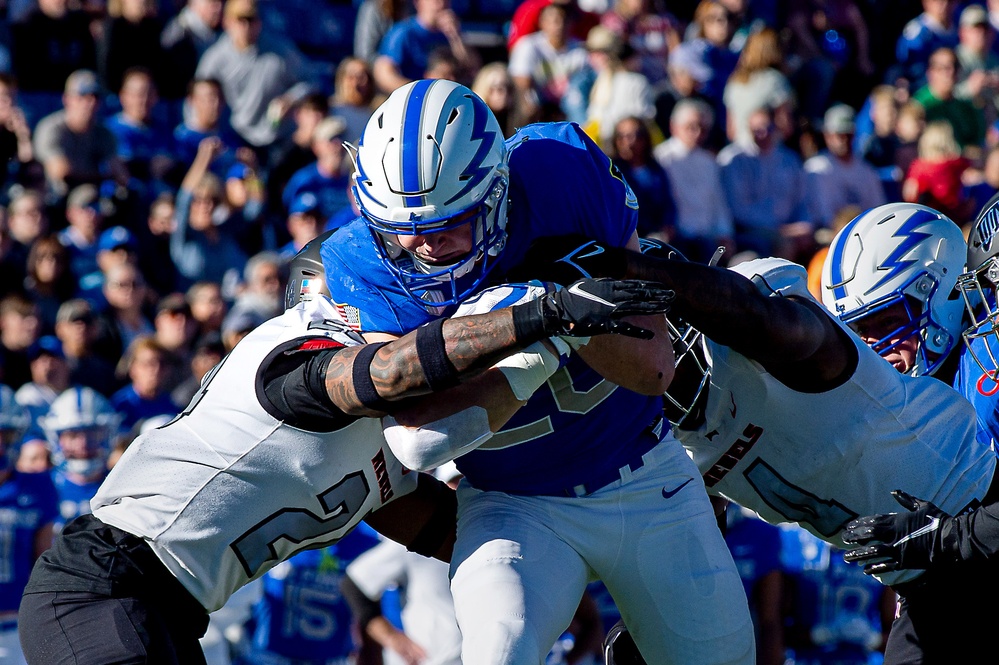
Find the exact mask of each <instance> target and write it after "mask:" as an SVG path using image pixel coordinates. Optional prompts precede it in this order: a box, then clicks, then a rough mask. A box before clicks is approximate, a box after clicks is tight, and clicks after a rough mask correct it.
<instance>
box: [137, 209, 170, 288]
mask: <svg viewBox="0 0 999 665" xmlns="http://www.w3.org/2000/svg"><path fill="white" fill-rule="evenodd" d="M174 213H175V208H174V196H173V194H171V193H169V192H163V193H162V194H160V195H159V196H158V197H156V200H154V201H153V203H152V205H150V206H149V214H148V215H147V217H146V228H145V229H142V228H140V229H139V233H137V234H136V236H137V238H138V241H139V250H138V255H139V256H138V261H139V265H140V266H142V269H143V274H144V275H145V276H146V281H147V282H149V286H150V288H152V289H153V291H154V292H156V293H157V294H158V295H160V296H164V295H166V294H168V293H172V292H173V291H174V290H175V289H176V288H177V268H176V267H175V266H174V264H173V260H172V259H171V258H170V236H171V234H173V232H174V230H176V228H177V219H176V216H175V214H174Z"/></svg>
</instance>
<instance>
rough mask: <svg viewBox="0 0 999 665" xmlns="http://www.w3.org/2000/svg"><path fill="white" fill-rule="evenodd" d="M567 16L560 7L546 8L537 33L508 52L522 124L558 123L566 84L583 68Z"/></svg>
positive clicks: (581, 54)
mask: <svg viewBox="0 0 999 665" xmlns="http://www.w3.org/2000/svg"><path fill="white" fill-rule="evenodd" d="M569 16H570V13H569V9H568V8H567V6H566V5H565V4H564V3H556V2H553V3H550V4H548V5H546V6H545V7H544V8H543V9H542V10H541V13H540V14H539V16H538V28H539V29H538V31H537V32H534V33H531V34H529V35H524V37H523V38H521V39H520V40H518V41H517V43H516V45H515V46H514V47H513V49H512V50H511V51H510V66H509V68H510V76H511V77H513V83H514V86H515V88H516V90H517V105H518V108H519V109H520V110H521V112H522V115H523V122H531V121H534V120H554V119H558V118H559V117H560V116H561V111H560V107H561V103H562V97H563V95H565V94H566V91H567V89H568V86H569V81H570V80H571V79H572V77H573V76H574V75H575V74H576V73H577V72H579V71H580V70H582V69H583V68H584V67H585V66H586V61H587V52H586V48H585V46H584V45H583V42H581V41H579V40H578V39H576V38H575V37H572V36H571V35H570V25H569V23H568V21H569Z"/></svg>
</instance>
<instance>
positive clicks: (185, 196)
mask: <svg viewBox="0 0 999 665" xmlns="http://www.w3.org/2000/svg"><path fill="white" fill-rule="evenodd" d="M222 150H224V146H223V144H222V141H221V140H220V139H219V138H217V137H209V138H206V139H204V140H202V141H201V144H200V146H199V148H198V155H197V156H196V157H195V158H194V164H192V165H191V168H190V170H189V171H188V172H187V175H186V176H184V181H183V182H182V183H181V185H180V191H179V192H178V193H177V206H176V215H177V230H176V232H174V234H173V235H172V236H170V256H171V257H172V258H173V262H174V264H175V265H176V266H177V273H178V279H179V282H180V284H179V286H180V287H181V288H184V289H186V288H187V287H188V286H190V285H191V284H193V283H194V282H196V281H199V280H202V279H207V280H210V281H214V282H218V283H219V284H225V285H227V286H228V287H229V288H234V287H235V284H236V282H237V281H238V279H239V277H238V276H239V271H240V270H241V269H242V267H243V265H244V264H245V263H246V255H245V254H244V253H243V250H242V249H240V247H239V244H238V243H237V242H236V239H235V235H234V234H233V232H232V231H231V230H230V229H229V228H228V224H216V222H215V219H214V215H215V212H216V210H217V209H218V208H219V207H220V206H221V205H222V202H223V198H222V197H223V192H222V184H221V183H220V182H219V179H218V178H217V177H216V176H215V175H214V174H211V173H208V166H209V164H211V163H212V161H213V160H214V159H215V158H216V157H217V156H218V154H219V153H220V152H221V151H222Z"/></svg>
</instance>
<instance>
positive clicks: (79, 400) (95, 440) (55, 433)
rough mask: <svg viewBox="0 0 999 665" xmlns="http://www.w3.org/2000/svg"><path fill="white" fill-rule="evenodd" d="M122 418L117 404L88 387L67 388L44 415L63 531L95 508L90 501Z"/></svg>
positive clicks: (59, 524)
mask: <svg viewBox="0 0 999 665" xmlns="http://www.w3.org/2000/svg"><path fill="white" fill-rule="evenodd" d="M120 422H121V415H120V414H119V413H118V412H117V411H115V410H114V408H113V407H112V406H111V402H109V401H108V399H107V398H106V397H104V396H103V395H101V394H100V393H99V392H97V391H96V390H94V389H93V388H88V387H86V386H73V387H71V388H69V389H67V390H65V391H63V392H62V394H60V395H59V396H58V397H57V398H56V399H55V401H53V402H52V406H50V407H49V411H48V413H47V414H46V415H44V416H42V417H41V419H40V424H41V426H42V429H43V430H44V431H45V436H46V438H47V439H48V442H49V445H50V446H51V449H52V461H53V465H54V468H53V469H52V471H51V473H52V481H53V482H54V483H55V487H56V490H57V491H58V493H59V520H58V522H57V523H56V529H57V530H59V529H61V528H62V527H63V526H64V525H65V524H67V523H68V522H69V521H70V520H72V519H73V518H75V517H78V516H80V515H85V514H87V513H89V512H90V500H91V499H92V498H93V497H94V494H96V493H97V488H98V487H100V485H101V483H102V482H103V481H104V478H105V477H106V476H107V475H108V458H109V457H110V455H111V445H112V439H113V438H114V437H115V436H117V435H118V426H119V423H120Z"/></svg>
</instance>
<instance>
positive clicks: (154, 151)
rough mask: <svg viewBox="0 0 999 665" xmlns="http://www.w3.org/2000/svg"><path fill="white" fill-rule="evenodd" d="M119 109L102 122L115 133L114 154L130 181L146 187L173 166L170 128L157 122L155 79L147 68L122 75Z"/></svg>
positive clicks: (154, 183)
mask: <svg viewBox="0 0 999 665" xmlns="http://www.w3.org/2000/svg"><path fill="white" fill-rule="evenodd" d="M118 99H119V101H120V102H121V111H120V112H119V113H116V114H115V115H114V116H112V117H111V118H108V120H107V121H106V122H105V123H104V124H105V126H106V127H107V128H108V129H109V130H110V131H111V133H112V134H114V137H115V146H116V149H117V155H118V157H119V158H121V160H122V161H123V162H124V163H125V168H127V169H128V174H129V176H131V178H132V183H133V185H134V183H136V181H137V183H139V186H140V187H143V188H144V189H146V190H147V197H149V195H150V194H154V193H156V192H154V191H152V189H153V188H154V187H157V186H159V187H163V185H161V184H159V183H160V182H161V181H162V180H163V179H164V178H166V177H167V175H168V173H169V171H170V169H171V167H172V166H173V156H172V148H173V146H172V145H171V143H172V141H171V137H170V130H169V129H168V128H167V127H166V126H164V125H163V124H162V123H161V122H159V121H158V120H157V119H156V117H155V114H154V113H153V109H154V108H155V107H156V106H157V104H159V94H158V92H157V90H156V82H155V81H154V80H153V77H152V75H151V74H150V73H149V71H148V70H146V69H143V68H130V69H127V70H125V72H124V73H123V74H122V77H121V89H120V91H119V93H118Z"/></svg>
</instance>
